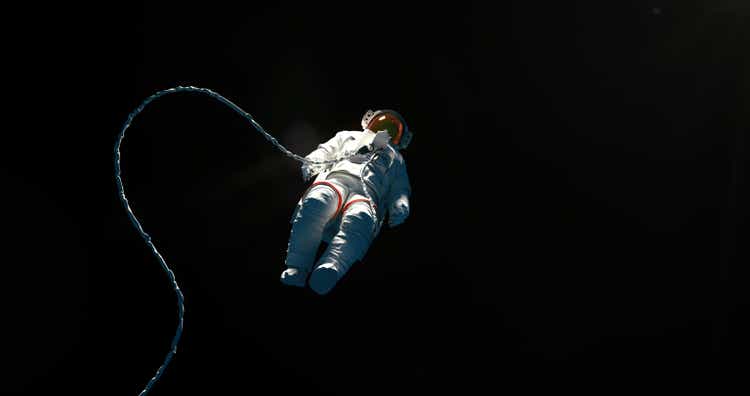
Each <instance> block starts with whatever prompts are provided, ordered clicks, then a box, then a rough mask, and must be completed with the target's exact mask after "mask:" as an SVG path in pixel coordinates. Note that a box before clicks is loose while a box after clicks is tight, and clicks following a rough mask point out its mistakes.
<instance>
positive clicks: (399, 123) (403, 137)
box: [362, 109, 413, 150]
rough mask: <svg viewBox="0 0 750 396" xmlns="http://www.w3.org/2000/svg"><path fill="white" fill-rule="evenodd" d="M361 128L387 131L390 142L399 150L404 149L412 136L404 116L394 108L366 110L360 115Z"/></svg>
mask: <svg viewBox="0 0 750 396" xmlns="http://www.w3.org/2000/svg"><path fill="white" fill-rule="evenodd" d="M362 129H369V130H371V131H373V132H380V131H387V132H388V134H389V135H390V136H391V144H392V145H393V146H394V147H396V148H397V149H399V150H403V149H405V148H406V147H407V146H408V145H409V143H411V139H412V137H413V134H412V132H411V131H410V130H409V127H407V126H406V121H405V120H404V117H402V116H401V114H399V113H398V112H396V111H395V110H387V109H386V110H374V111H373V110H367V112H366V113H365V115H364V116H363V117H362Z"/></svg>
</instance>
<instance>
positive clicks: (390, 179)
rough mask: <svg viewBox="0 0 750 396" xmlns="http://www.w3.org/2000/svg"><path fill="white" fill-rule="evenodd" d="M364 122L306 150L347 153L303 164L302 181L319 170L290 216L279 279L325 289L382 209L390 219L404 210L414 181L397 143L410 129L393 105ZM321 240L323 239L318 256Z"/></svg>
mask: <svg viewBox="0 0 750 396" xmlns="http://www.w3.org/2000/svg"><path fill="white" fill-rule="evenodd" d="M362 129H363V130H362V131H341V132H338V133H337V134H336V135H335V136H334V137H333V138H331V139H330V140H329V141H327V142H325V143H323V144H320V145H319V146H318V148H317V149H316V150H315V151H313V152H312V153H310V154H309V155H307V157H306V158H307V159H310V160H313V161H318V162H323V161H332V160H335V159H337V158H344V159H343V160H341V161H338V162H335V163H333V164H330V165H327V166H325V167H324V166H320V165H315V164H304V165H303V166H302V177H303V178H304V179H305V180H306V181H307V180H309V179H311V178H312V177H313V176H315V175H317V177H316V178H315V181H314V182H313V183H312V185H311V186H310V187H309V188H308V189H307V191H306V192H305V193H304V194H303V196H302V198H301V199H300V201H299V203H298V204H297V207H296V209H295V212H294V215H293V217H292V230H291V234H290V236H289V245H288V248H287V256H286V266H287V269H286V270H285V271H284V272H283V273H282V274H281V282H282V283H284V284H286V285H290V286H298V287H304V286H305V285H306V284H308V283H309V286H310V288H311V289H313V290H314V291H315V292H316V293H318V294H326V293H328V292H329V291H330V290H331V289H332V288H333V287H334V286H335V285H336V283H337V282H338V281H339V280H340V279H341V277H343V276H344V274H346V272H347V271H348V270H349V269H350V268H351V266H352V264H354V263H355V262H356V261H359V260H361V259H362V258H363V257H364V255H365V253H366V252H367V250H368V248H369V246H370V244H371V243H372V241H373V239H374V238H375V237H376V236H377V234H378V233H379V231H380V227H381V225H382V223H383V221H384V219H385V217H386V212H387V214H388V225H389V226H390V227H395V226H398V225H399V224H401V223H403V222H404V221H405V220H406V218H407V217H408V216H409V195H410V193H411V186H410V185H409V177H408V175H407V173H406V163H405V162H404V158H403V156H402V155H401V153H400V152H399V151H398V150H403V149H405V148H406V147H407V146H408V145H409V142H410V141H411V138H412V133H411V132H410V131H409V129H408V127H407V126H406V122H405V121H404V119H403V117H401V115H400V114H398V113H397V112H395V111H393V110H378V111H372V110H368V111H367V113H365V115H364V117H362ZM321 241H325V242H327V244H328V246H327V248H326V250H325V252H324V253H323V255H322V256H321V257H320V259H319V260H318V261H317V263H315V255H316V253H317V251H318V248H319V247H320V243H321ZM313 264H315V266H314V267H313ZM308 278H309V279H308Z"/></svg>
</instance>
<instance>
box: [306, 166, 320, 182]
mask: <svg viewBox="0 0 750 396" xmlns="http://www.w3.org/2000/svg"><path fill="white" fill-rule="evenodd" d="M321 169H322V165H318V164H309V163H304V164H302V179H303V180H304V181H308V180H310V179H311V178H312V177H313V176H315V175H317V174H318V173H320V170H321Z"/></svg>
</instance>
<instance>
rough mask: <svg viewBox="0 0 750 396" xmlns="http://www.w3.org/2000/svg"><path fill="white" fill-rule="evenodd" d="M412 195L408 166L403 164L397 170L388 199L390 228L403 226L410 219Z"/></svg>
mask: <svg viewBox="0 0 750 396" xmlns="http://www.w3.org/2000/svg"><path fill="white" fill-rule="evenodd" d="M410 195H411V184H410V183H409V175H408V174H407V173H406V165H405V164H403V163H402V164H400V165H399V167H398V168H397V169H396V174H395V178H394V180H393V184H391V191H390V194H389V199H388V225H389V226H390V227H396V226H398V225H400V224H402V223H403V222H404V221H406V218H407V217H409V211H410V204H409V196H410Z"/></svg>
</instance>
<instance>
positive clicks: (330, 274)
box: [309, 262, 345, 294]
mask: <svg viewBox="0 0 750 396" xmlns="http://www.w3.org/2000/svg"><path fill="white" fill-rule="evenodd" d="M344 272H345V271H344V269H343V268H342V267H341V266H340V265H339V264H337V263H334V262H330V263H324V264H321V265H319V266H318V267H317V268H315V270H314V271H313V272H312V274H310V282H309V284H310V288H311V289H313V291H315V292H316V293H318V294H327V293H328V292H329V291H331V289H333V287H334V286H336V282H338V281H339V279H341V277H342V276H343V275H344Z"/></svg>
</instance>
